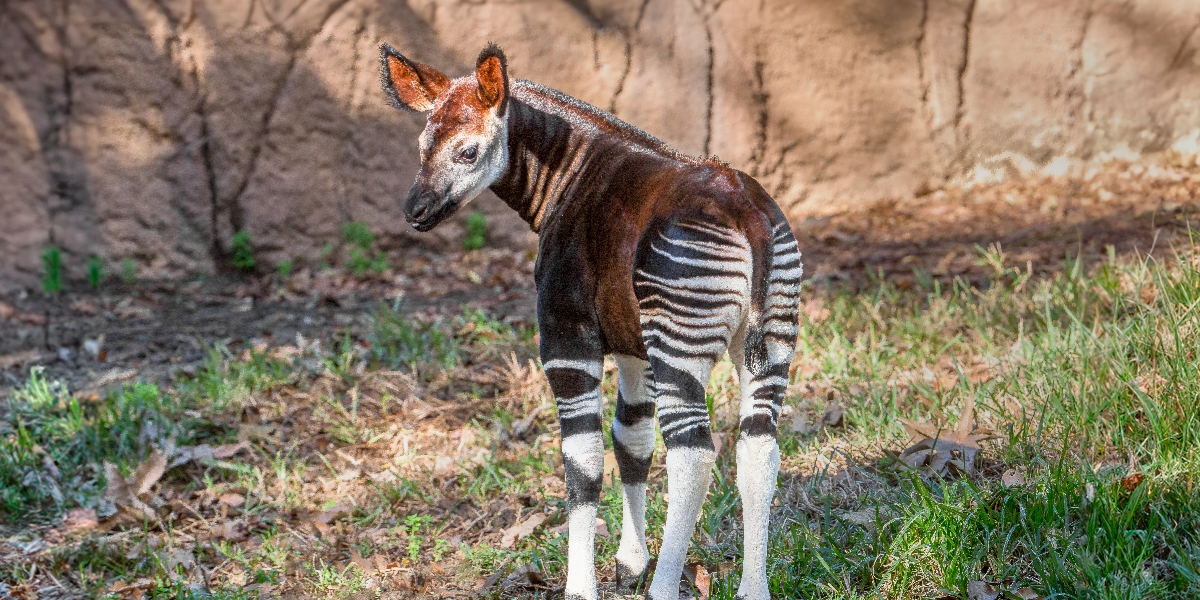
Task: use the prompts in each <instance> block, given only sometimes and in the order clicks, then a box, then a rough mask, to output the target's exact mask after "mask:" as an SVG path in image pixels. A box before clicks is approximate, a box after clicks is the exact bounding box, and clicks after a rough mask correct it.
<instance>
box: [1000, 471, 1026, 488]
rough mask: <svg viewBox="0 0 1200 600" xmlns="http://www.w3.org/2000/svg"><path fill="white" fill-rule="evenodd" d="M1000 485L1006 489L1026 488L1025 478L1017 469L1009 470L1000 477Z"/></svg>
mask: <svg viewBox="0 0 1200 600" xmlns="http://www.w3.org/2000/svg"><path fill="white" fill-rule="evenodd" d="M1000 485H1002V486H1004V487H1006V488H1013V487H1025V476H1024V475H1022V474H1021V473H1020V471H1017V470H1016V469H1009V470H1007V471H1005V472H1004V474H1003V475H1001V476H1000Z"/></svg>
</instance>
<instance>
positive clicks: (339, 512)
mask: <svg viewBox="0 0 1200 600" xmlns="http://www.w3.org/2000/svg"><path fill="white" fill-rule="evenodd" d="M353 513H354V506H353V505H351V504H348V503H343V502H338V503H337V504H334V505H333V507H332V508H330V509H329V510H324V511H321V512H320V513H319V514H317V516H315V517H313V521H314V522H317V523H321V524H323V525H328V524H330V523H332V522H333V521H336V520H338V519H341V518H343V517H348V516H350V515H351V514H353Z"/></svg>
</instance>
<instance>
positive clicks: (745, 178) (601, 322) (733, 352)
mask: <svg viewBox="0 0 1200 600" xmlns="http://www.w3.org/2000/svg"><path fill="white" fill-rule="evenodd" d="M380 60H381V63H382V79H383V87H384V90H385V92H386V94H387V96H388V99H389V100H390V101H391V103H392V104H393V105H394V106H396V107H398V108H406V109H410V110H414V111H420V112H428V113H429V118H428V123H427V124H426V126H425V130H424V131H423V132H422V133H421V136H420V140H419V148H420V160H421V167H420V171H419V172H418V173H417V177H416V181H415V182H414V183H413V185H412V188H411V189H409V191H408V196H407V197H406V198H405V199H404V204H403V207H404V216H405V218H406V220H407V221H408V222H409V223H410V224H412V226H413V227H415V228H416V229H417V230H418V231H429V230H430V229H432V228H433V227H435V226H436V225H437V224H438V223H440V222H442V221H443V220H445V219H446V218H447V217H449V216H450V215H451V214H453V213H454V212H455V211H456V210H457V209H459V208H461V207H462V206H463V205H465V204H466V203H468V202H470V201H471V200H472V199H473V198H475V197H476V196H478V195H479V194H480V193H481V192H482V191H483V190H484V188H491V190H492V191H493V192H495V193H496V195H497V196H499V197H500V198H501V199H503V200H504V201H505V202H506V203H508V205H509V206H510V207H512V208H513V209H514V210H516V211H517V213H519V214H520V215H521V217H522V218H524V219H525V221H527V222H528V223H529V226H530V227H531V228H532V229H533V231H535V232H536V233H537V234H538V258H537V265H536V267H535V279H536V282H537V318H538V326H539V329H540V332H541V342H540V353H541V359H542V366H543V368H544V369H545V372H546V377H547V379H548V380H549V383H550V390H551V392H552V393H553V394H554V398H555V402H556V404H557V407H558V418H559V423H560V426H561V431H562V452H563V470H564V474H565V479H566V487H567V504H568V510H569V517H568V519H569V520H568V528H567V535H568V539H567V548H568V555H567V582H566V590H565V595H566V598H568V599H571V600H578V599H595V598H597V597H598V591H597V587H596V574H595V563H594V542H595V529H594V524H595V519H596V507H597V503H598V502H599V499H600V492H601V474H602V471H603V465H604V442H603V440H602V437H601V423H600V420H601V415H602V411H601V397H600V396H601V392H600V381H601V376H602V375H601V374H602V370H603V364H604V357H605V356H606V355H612V356H613V357H614V359H615V361H616V364H617V368H618V393H617V405H616V415H615V419H614V421H613V425H612V444H613V452H614V454H615V455H616V459H617V466H618V468H619V471H620V478H621V484H622V488H623V489H622V491H623V496H624V516H623V521H622V524H621V542H620V547H619V550H618V552H617V557H616V558H617V565H616V580H617V587H618V589H619V590H620V591H622V592H628V591H636V589H637V588H638V587H639V586H641V585H642V583H643V582H644V578H645V577H646V575H647V573H646V571H647V566H648V563H649V559H650V555H649V551H648V549H647V547H646V532H645V529H646V521H645V509H646V477H647V474H648V472H649V469H650V457H651V454H652V453H653V451H654V447H655V433H654V417H655V412H656V409H657V416H658V423H659V427H660V429H661V431H662V436H663V440H664V441H665V444H666V447H667V459H666V464H667V491H668V495H669V503H668V508H667V522H666V526H665V528H664V531H663V541H662V547H661V550H660V551H659V556H658V565H657V567H656V569H655V573H654V579H653V581H652V583H651V585H650V587H649V589H648V590H647V596H648V597H650V598H652V599H654V600H668V599H669V600H675V599H676V598H678V594H679V577H680V574H681V573H682V571H683V567H684V558H685V556H686V554H687V550H688V542H689V540H690V538H691V536H692V532H693V530H694V529H695V527H696V523H697V521H698V519H699V515H700V509H701V506H702V504H703V502H704V497H705V495H706V493H707V491H708V485H709V482H710V479H711V471H712V467H713V463H714V462H715V461H716V453H715V450H714V446H713V441H712V435H711V433H710V430H709V414H708V410H707V407H706V403H705V397H704V394H705V387H706V385H707V383H708V379H709V373H710V372H711V371H712V368H713V366H714V364H715V363H716V362H717V361H718V360H720V358H721V357H722V355H724V353H725V352H726V350H728V352H729V355H730V358H731V359H732V360H733V363H734V365H735V366H736V368H737V371H738V380H739V381H740V383H741V385H740V387H741V410H740V418H741V424H740V435H739V438H738V441H737V485H738V490H739V493H740V495H741V499H742V510H743V517H744V525H745V548H744V556H743V571H742V580H741V584H740V586H739V588H738V597H739V598H745V599H747V600H760V599H763V598H769V597H770V593H769V591H768V589H767V570H766V560H767V523H768V519H769V517H770V511H771V501H772V498H773V496H774V494H775V485H776V478H777V474H778V470H779V447H778V445H777V444H776V441H775V432H776V419H777V418H778V416H779V411H780V407H781V402H782V398H783V393H784V389H785V387H786V386H787V383H788V365H789V363H790V362H791V359H792V354H793V351H794V348H795V343H796V334H797V327H798V319H799V306H798V305H799V300H798V294H799V288H800V277H801V273H802V266H801V263H800V252H799V250H798V249H797V247H796V240H795V238H794V237H793V235H792V231H791V228H790V227H789V226H788V223H787V220H786V219H785V218H784V216H783V213H782V212H781V211H780V210H779V207H778V206H777V205H776V204H775V202H774V200H772V199H771V197H770V196H769V195H768V194H767V192H766V191H764V190H763V188H762V186H761V185H759V184H758V182H757V181H755V180H754V179H753V178H752V177H750V176H749V175H746V174H745V173H742V172H741V171H738V170H735V169H732V168H730V167H728V166H727V165H725V164H723V163H720V162H719V161H717V160H716V159H706V158H694V157H690V156H686V155H684V154H681V153H679V152H676V151H674V150H672V149H671V148H669V147H668V146H667V145H666V144H665V143H664V142H662V141H660V140H658V139H656V138H654V137H652V136H650V135H649V134H647V133H645V132H643V131H641V130H640V129H637V128H636V127H634V126H632V125H629V124H628V123H625V122H623V121H621V120H619V119H617V118H616V117H614V116H613V115H610V114H608V113H606V112H604V111H602V110H600V109H598V108H596V107H594V106H591V105H588V104H586V103H584V102H581V101H579V100H576V99H575V98H572V97H570V96H567V95H565V94H563V93H560V92H557V91H555V90H552V89H549V88H546V87H543V86H541V85H538V84H536V83H533V82H530V81H525V80H521V79H511V80H510V79H509V77H508V70H507V64H506V60H505V57H504V53H503V52H502V51H501V50H500V48H498V47H496V46H495V45H494V44H489V45H488V46H487V47H486V48H484V50H483V52H482V53H480V54H479V58H478V60H477V62H476V65H475V74H474V76H473V77H472V76H467V77H461V78H458V79H449V78H447V77H446V76H445V75H443V74H442V73H440V72H438V71H437V70H436V69H434V68H432V67H430V66H427V65H424V64H421V63H418V62H415V61H412V60H409V59H408V58H405V57H404V56H402V55H401V54H400V53H399V52H397V51H396V50H395V49H393V48H392V47H391V46H389V45H387V44H384V45H383V46H382V47H381V49H380Z"/></svg>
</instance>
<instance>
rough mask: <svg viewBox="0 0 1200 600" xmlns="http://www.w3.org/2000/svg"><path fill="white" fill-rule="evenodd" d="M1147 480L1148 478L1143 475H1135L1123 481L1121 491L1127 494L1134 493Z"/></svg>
mask: <svg viewBox="0 0 1200 600" xmlns="http://www.w3.org/2000/svg"><path fill="white" fill-rule="evenodd" d="M1145 480H1146V476H1145V475H1143V474H1141V473H1134V474H1133V475H1130V476H1128V477H1125V478H1123V479H1121V489H1123V490H1125V492H1126V493H1130V492H1133V490H1135V489H1137V487H1138V486H1139V485H1142V482H1143V481H1145Z"/></svg>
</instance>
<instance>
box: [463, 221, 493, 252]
mask: <svg viewBox="0 0 1200 600" xmlns="http://www.w3.org/2000/svg"><path fill="white" fill-rule="evenodd" d="M465 229H466V231H465V235H464V236H463V241H462V246H463V250H479V249H480V248H483V245H484V244H485V243H487V230H488V224H487V217H486V216H484V214H483V213H481V212H473V213H471V214H470V215H467V223H466V227H465Z"/></svg>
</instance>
